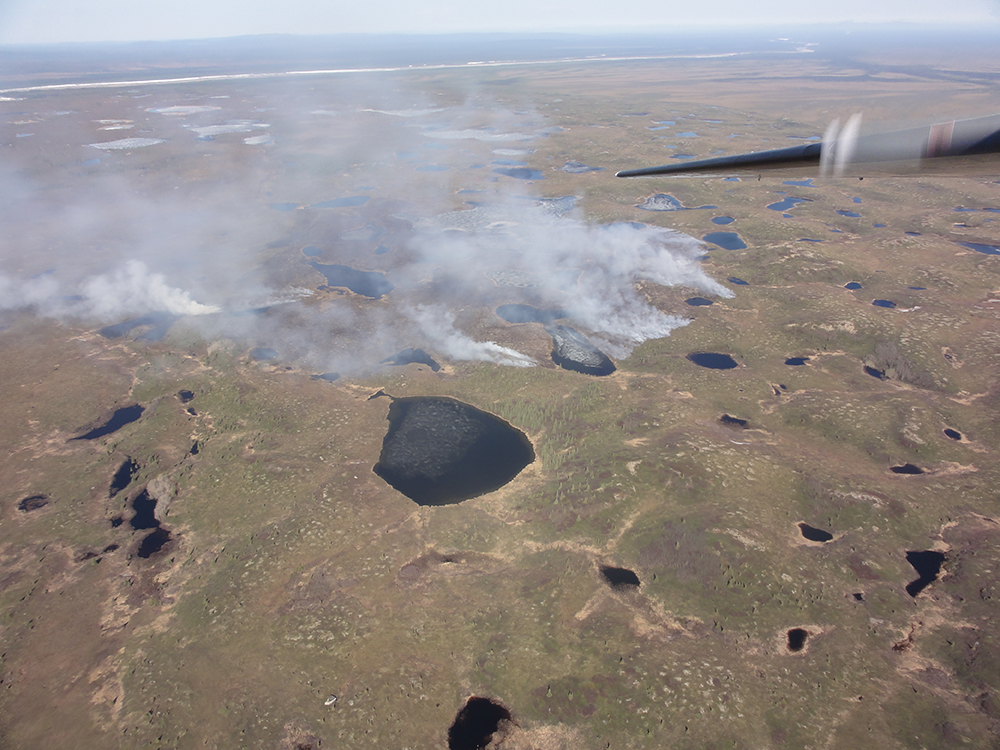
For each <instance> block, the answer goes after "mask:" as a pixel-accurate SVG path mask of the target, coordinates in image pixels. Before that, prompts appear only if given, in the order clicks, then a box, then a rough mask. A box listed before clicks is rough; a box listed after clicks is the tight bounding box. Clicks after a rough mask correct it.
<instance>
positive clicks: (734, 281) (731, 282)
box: [726, 276, 750, 286]
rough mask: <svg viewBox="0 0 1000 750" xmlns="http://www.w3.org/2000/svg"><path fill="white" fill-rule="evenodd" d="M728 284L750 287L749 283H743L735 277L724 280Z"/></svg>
mask: <svg viewBox="0 0 1000 750" xmlns="http://www.w3.org/2000/svg"><path fill="white" fill-rule="evenodd" d="M726 281H728V282H729V283H730V284H736V285H737V286H750V282H749V281H744V280H743V279H738V278H736V277H735V276H730V277H729V278H728V279H726Z"/></svg>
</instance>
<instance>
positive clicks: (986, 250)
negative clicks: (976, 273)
mask: <svg viewBox="0 0 1000 750" xmlns="http://www.w3.org/2000/svg"><path fill="white" fill-rule="evenodd" d="M955 244H957V245H961V246H962V247H967V248H969V250H975V251H976V252H977V253H982V254H983V255H1000V246H997V245H986V244H983V243H982V242H957V243H955Z"/></svg>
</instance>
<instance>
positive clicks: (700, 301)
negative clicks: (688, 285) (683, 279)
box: [684, 297, 715, 307]
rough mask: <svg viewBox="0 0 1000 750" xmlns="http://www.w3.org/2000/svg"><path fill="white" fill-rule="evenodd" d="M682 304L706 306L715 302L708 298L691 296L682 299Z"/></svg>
mask: <svg viewBox="0 0 1000 750" xmlns="http://www.w3.org/2000/svg"><path fill="white" fill-rule="evenodd" d="M684 304H686V305H691V307H708V306H709V305H713V304H715V303H714V302H712V300H710V299H705V298H704V297H691V298H690V299H686V300H684Z"/></svg>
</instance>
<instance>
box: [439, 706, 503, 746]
mask: <svg viewBox="0 0 1000 750" xmlns="http://www.w3.org/2000/svg"><path fill="white" fill-rule="evenodd" d="M510 720H511V716H510V711H508V710H507V709H506V708H504V707H503V706H501V705H500V704H499V703H496V702H494V701H491V700H490V699H489V698H479V697H477V696H472V697H471V698H469V700H468V702H466V704H465V705H464V706H462V708H461V710H460V711H459V712H458V714H457V715H456V716H455V721H454V723H453V724H452V725H451V726H450V727H449V728H448V750H483V748H485V747H487V746H488V745H490V744H491V740H492V739H493V733H494V732H496V731H497V729H499V728H500V722H502V721H510Z"/></svg>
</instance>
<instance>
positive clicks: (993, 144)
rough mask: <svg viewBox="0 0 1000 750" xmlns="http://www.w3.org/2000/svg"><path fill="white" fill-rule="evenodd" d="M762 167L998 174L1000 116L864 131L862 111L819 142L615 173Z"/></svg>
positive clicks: (784, 171) (787, 171) (835, 172)
mask: <svg viewBox="0 0 1000 750" xmlns="http://www.w3.org/2000/svg"><path fill="white" fill-rule="evenodd" d="M765 172H771V173H775V174H779V175H811V176H817V177H866V176H869V175H870V176H877V175H905V174H927V173H935V174H942V175H955V176H976V175H979V176H984V175H993V176H997V175H1000V115H990V116H987V117H976V118H972V119H967V120H952V121H950V122H944V123H938V124H935V125H928V126H923V127H916V128H906V129H904V130H890V131H885V132H869V133H862V132H861V116H860V115H854V116H853V117H851V118H850V119H849V120H848V121H847V123H846V124H845V125H844V127H843V128H841V127H840V123H839V121H837V120H834V121H833V122H832V123H830V126H829V127H828V128H827V129H826V133H825V134H824V136H823V139H822V141H820V142H819V143H810V144H807V145H803V146H792V147H790V148H779V149H773V150H770V151H754V152H750V153H746V154H736V155H734V156H719V157H716V158H713V159H701V160H698V161H688V162H683V163H679V164H667V165H664V166H660V167H644V168H640V169H626V170H623V171H621V172H618V175H617V176H618V177H647V176H654V175H694V174H701V175H717V176H738V175H747V174H757V175H760V174H763V173H765Z"/></svg>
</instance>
